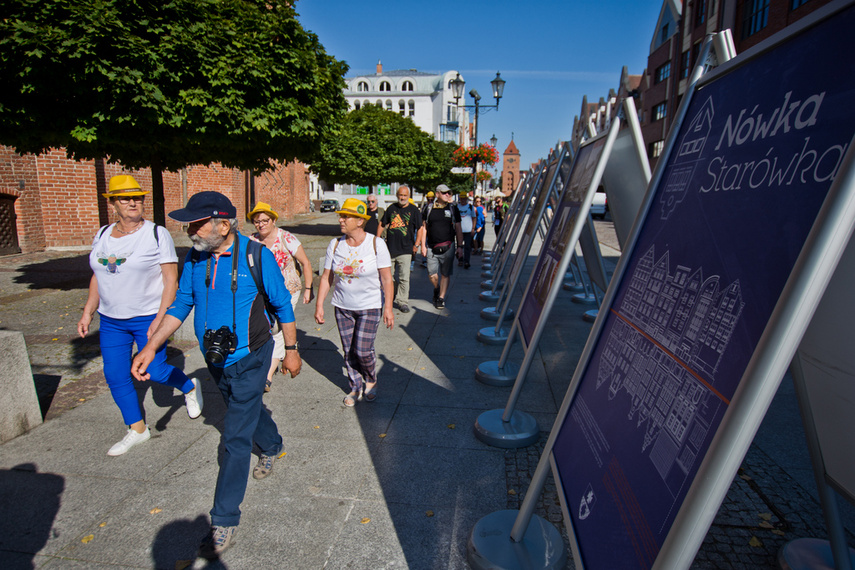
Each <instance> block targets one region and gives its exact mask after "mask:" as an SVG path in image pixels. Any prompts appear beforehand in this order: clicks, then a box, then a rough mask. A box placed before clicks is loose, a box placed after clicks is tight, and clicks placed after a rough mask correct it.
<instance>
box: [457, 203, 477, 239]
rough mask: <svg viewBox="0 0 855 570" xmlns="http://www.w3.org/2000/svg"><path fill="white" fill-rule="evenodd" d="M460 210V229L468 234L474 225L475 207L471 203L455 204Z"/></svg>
mask: <svg viewBox="0 0 855 570" xmlns="http://www.w3.org/2000/svg"><path fill="white" fill-rule="evenodd" d="M457 209H458V210H459V211H460V231H461V232H463V233H464V234H468V233H469V232H471V231H472V229H473V228H474V226H475V208H474V207H473V206H472V204H465V205H464V204H457Z"/></svg>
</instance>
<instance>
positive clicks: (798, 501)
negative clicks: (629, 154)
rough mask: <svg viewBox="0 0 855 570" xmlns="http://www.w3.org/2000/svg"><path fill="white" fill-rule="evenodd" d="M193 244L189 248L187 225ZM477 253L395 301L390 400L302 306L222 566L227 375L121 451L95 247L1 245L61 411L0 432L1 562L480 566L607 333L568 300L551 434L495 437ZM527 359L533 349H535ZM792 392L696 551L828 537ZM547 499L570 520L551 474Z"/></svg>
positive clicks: (183, 357)
mask: <svg viewBox="0 0 855 570" xmlns="http://www.w3.org/2000/svg"><path fill="white" fill-rule="evenodd" d="M288 226H289V229H291V230H293V231H294V232H295V233H296V234H297V235H298V236H299V237H300V239H301V240H302V241H303V243H304V246H305V248H306V250H307V253H308V255H309V258H310V259H311V260H312V261H313V262H316V260H318V258H319V257H320V256H321V255H323V251H324V249H325V247H326V244H327V243H328V241H329V239H330V237H331V236H334V235H336V234H337V233H338V225H337V223H336V219H335V215H334V214H314V215H310V216H304V217H301V218H300V219H299V220H297V221H296V222H293V223H289V224H288ZM488 233H489V232H488ZM488 238H489V239H490V242H489V243H492V235H488ZM176 241H177V245H178V246H179V247H180V248H186V246H187V241H186V239H184V238H183V237H182V236H177V239H176ZM603 242H604V244H606V245H605V246H604V253H605V254H606V255H607V256H609V254H610V253H612V254H614V255H616V253H617V252H615V251H613V250H611V249H610V248H609V247H608V245H607V244H608V243H609V241H608V239H607V238H604V239H603ZM180 251H181V252H183V251H186V249H181V250H180ZM475 260H476V263H475V264H473V267H472V269H470V270H469V271H464V270H462V269H458V268H455V270H456V275H455V277H454V281H453V285H452V290H451V292H450V293H449V295H448V301H447V308H446V309H445V310H444V311H437V310H435V309H434V308H433V307H432V305H431V304H430V302H429V299H430V296H431V288H430V286H429V285H428V282H427V276H426V273H425V270H424V269H421V268H417V269H416V270H415V271H414V272H413V276H412V279H413V287H412V299H413V300H412V303H411V307H412V308H413V309H414V310H413V311H411V312H410V313H409V314H406V315H405V314H401V313H400V312H397V311H396V319H397V321H396V326H395V328H394V330H393V331H388V330H385V329H383V330H382V331H381V333H380V334H379V336H378V339H377V353H378V359H379V366H380V371H379V379H380V384H379V386H378V390H379V394H380V397H379V399H378V401H377V402H376V403H374V404H367V403H360V404H358V405H357V406H356V408H354V409H348V408H344V407H343V406H342V405H341V399H342V397H343V396H344V393H345V391H346V385H347V384H346V378H345V375H344V373H343V366H342V358H341V355H340V349H339V341H338V334H337V331H336V328H335V322H334V319H327V324H325V325H324V326H318V325H316V324H315V323H314V321H313V319H312V314H313V306H312V305H308V306H304V305H299V306H298V310H297V324H298V330H299V341H300V346H301V352H302V355H303V359H304V366H303V373H302V374H301V375H300V376H299V377H297V378H296V379H290V378H283V377H282V376H281V375H279V376H277V377H276V379H275V381H274V386H273V390H272V391H271V392H270V393H269V394H268V395H267V396H265V403H266V405H267V407H268V408H269V409H270V411H271V412H272V414H273V417H274V419H275V420H276V421H277V423H278V424H279V427H280V431H281V433H282V435H283V437H284V439H285V448H284V449H285V452H286V454H285V455H284V456H283V457H282V458H281V459H279V460H278V461H277V463H276V467H275V470H274V473H273V474H272V475H271V476H270V477H269V478H268V479H266V480H264V481H261V482H259V481H255V480H252V479H250V481H249V485H248V488H247V495H246V499H245V501H244V503H243V518H242V522H241V525H240V527H239V530H238V535H237V537H236V538H237V543H236V545H235V546H234V547H233V548H232V549H231V550H230V551H228V552H227V553H226V555H225V556H224V557H223V559H222V560H221V561H219V562H216V563H214V564H212V565H206V563H204V562H203V561H201V560H193V556H194V552H195V549H196V546H197V544H198V541H199V539H200V537H201V536H202V535H204V533H205V531H206V529H207V527H208V524H209V523H208V516H207V513H208V510H209V509H210V506H211V500H212V495H213V488H214V481H215V478H216V473H217V453H218V443H219V438H220V430H221V428H222V418H223V413H224V406H223V404H222V401H221V399H220V397H219V396H218V394H217V392H216V389H215V387H214V386H213V384H212V383H211V382H210V381H208V380H206V381H205V382H204V388H203V389H204V392H205V395H206V399H205V408H204V411H203V416H202V418H199V419H197V420H190V419H189V418H188V417H187V415H186V413H185V410H184V407H183V398H182V397H181V396H180V395H178V394H177V393H172V392H171V391H169V390H164V389H163V388H162V387H161V386H158V385H154V386H151V385H147V384H141V385H140V386H139V393H140V395H141V397H142V398H144V401H145V408H146V412H147V422H148V424H149V425H150V426H151V428H152V434H153V437H152V439H151V441H150V442H148V443H146V444H143V445H140V446H139V447H137V448H134V449H133V450H132V451H131V452H129V453H128V454H126V455H124V456H121V457H117V458H109V457H107V456H106V450H107V449H108V448H109V447H110V445H112V444H113V443H114V442H115V441H117V440H118V439H119V438H120V437H121V436H122V434H123V431H124V428H123V427H122V425H121V416H120V414H119V412H118V409H117V408H116V406H115V404H114V403H113V401H112V399H111V398H110V396H109V394H108V392H107V389H106V387H105V386H104V382H103V376H102V375H101V372H100V359H99V350H98V345H97V340H96V339H97V336H94V335H93V336H91V337H90V338H88V339H84V340H81V339H78V338H76V332H75V330H76V323H77V320H78V319H79V315H80V310H81V308H82V306H83V303H84V301H85V297H86V285H87V283H88V279H89V269H88V267H87V264H86V255H85V254H83V253H82V252H77V253H70V252H66V253H40V254H32V255H25V256H24V255H22V256H10V257H5V258H0V288H2V293H0V328H6V329H11V330H20V331H23V332H24V334H25V338H26V340H27V344H28V348H29V351H30V358H31V362H32V366H33V373H34V377H35V380H36V385H37V387H38V389H39V393H40V396H41V401H42V403H43V409H44V413H45V414H46V418H47V419H46V422H45V423H44V424H43V425H42V426H40V427H38V428H36V429H34V430H32V431H31V432H29V433H27V434H25V435H23V436H21V437H18V438H16V439H14V440H12V441H10V442H7V443H6V444H4V445H0V512H2V513H3V514H4V516H3V517H0V567H2V568H4V569H5V568H32V567H38V568H120V567H121V568H169V569H172V568H184V567H194V568H202V567H214V568H216V567H222V568H226V567H231V568H249V567H261V568H270V567H285V568H332V569H339V568H358V569H362V568H425V569H435V568H442V569H444V568H465V567H466V566H467V565H466V562H465V558H466V557H465V551H466V541H467V539H468V535H469V533H470V531H471V529H472V527H473V525H474V524H475V523H476V522H477V521H478V520H479V519H480V518H481V517H483V516H485V515H488V514H490V513H492V512H494V511H496V510H501V509H506V508H516V507H518V506H519V504H520V502H521V500H522V498H523V497H524V495H525V492H526V490H527V488H528V482H529V480H530V477H531V473H532V472H533V470H534V467H535V466H536V464H537V461H538V460H539V457H540V450H541V449H542V446H543V444H544V442H545V438H546V434H547V432H548V430H549V429H550V428H551V426H552V422H553V420H554V418H555V414H556V413H557V409H558V406H559V405H560V402H561V401H562V399H563V397H564V393H565V391H566V388H567V384H568V383H569V380H570V377H571V375H572V372H573V370H574V368H575V366H576V362H577V360H578V358H579V355H580V353H581V351H582V348H583V346H584V343H585V340H586V339H587V336H588V332H589V331H590V324H588V323H586V322H584V321H583V320H582V319H581V318H580V317H581V314H582V312H583V311H584V310H585V309H587V307H583V306H581V305H576V304H574V303H570V302H566V301H567V300H568V299H567V298H563V299H562V297H559V302H558V303H556V307H555V310H554V312H553V314H552V316H551V318H550V319H549V322H548V326H549V329H548V331H547V332H546V334H544V336H543V340H542V342H541V344H540V346H539V347H538V353H537V357H536V358H535V360H534V364H533V366H532V370H531V373H530V374H529V377H528V379H527V382H526V385H525V387H524V389H523V392H522V395H521V398H520V400H519V403H518V406H517V407H518V409H520V410H522V411H525V412H528V413H530V414H532V415H533V416H534V417H535V418H536V419H537V421H538V425H539V427H540V429H541V430H542V437H541V440H540V442H539V443H538V444H536V445H533V446H530V447H528V448H524V449H519V450H502V449H497V448H492V447H489V446H487V445H484V444H483V443H481V442H479V441H478V440H477V439H476V438H475V437H474V435H473V430H472V426H473V424H474V422H475V419H476V418H477V416H478V415H479V414H481V413H482V412H484V411H486V410H491V409H499V408H503V407H504V406H505V404H506V402H507V398H508V395H509V393H510V391H509V389H502V388H494V387H490V386H486V385H483V384H481V383H479V382H477V381H476V380H474V371H475V368H476V367H477V366H478V364H480V363H481V362H484V361H487V360H497V359H498V357H499V355H500V353H501V348H502V347H501V346H498V347H491V346H485V345H482V344H480V343H479V342H478V341H477V340H476V332H477V330H478V329H479V328H481V327H485V326H489V323H487V322H486V321H483V320H482V319H481V318H480V317H479V312H480V310H481V309H482V308H483V307H484V306H485V304H484V303H481V302H480V301H478V298H477V295H478V293H479V292H480V286H479V284H480V281H481V277H480V274H479V271H478V267H479V265H480V260H478V258H475ZM608 261H610V262H611V265H613V264H614V261H615V258H614V257H611V258H610V259H608ZM316 269H317V268H316ZM566 295H567V297H568V298H569V293H566ZM513 305H514V306H515V307H516V306H517V305H518V301H517V302H515V303H513ZM329 314H331V313H329ZM170 350H171V352H170V353H171V357H172V361H173V363H175V364H177V365H179V366H181V367H183V369H184V370H185V371H186V372H187V373H188V374H190V375H199V376H200V377H205V378H207V373H206V371H205V366H204V362H203V360H202V357H201V354H200V353H199V351H198V348H196V347H195V346H193V345H192V344H191V343H186V342H184V343H178V345H177V346H173V348H171V349H170ZM511 359H512V360H515V361H517V362H520V361H521V360H522V351H521V349H520V348H519V346H518V345H517V346H516V347H515V348H514V349H513V350H512V352H511ZM794 405H795V404H794V398H793V395H792V387H791V385H790V384H789V383H788V382H786V381H785V382H784V384H783V385H782V389H781V391H780V393H779V395H778V398H777V399H776V401H775V403H774V404H773V409H772V410H770V414H769V416H768V417H767V420H766V421H765V422H764V425H763V428H762V429H761V433H760V434H759V435H758V438H757V439H756V441H755V445H754V446H752V448H751V451H750V452H749V454H748V456H747V458H746V460H745V462H744V465H743V468H742V470H741V471H740V474H739V476H738V477H737V478H736V479H735V481H734V483H733V486H732V488H731V491H730V493H729V495H728V498H727V500H726V502H725V504H724V505H723V506H722V508H721V509H720V511H719V514H718V517H717V518H716V522H715V524H714V526H713V527H712V529H711V530H710V532H709V535H708V537H707V539H706V541H705V543H704V546H703V547H702V549H701V551H700V553H699V554H698V557H697V559H696V562H695V565H694V566H695V567H697V568H770V567H773V566H774V563H775V555H776V551H777V549H778V548H779V547H780V545H781V544H783V543H784V542H785V541H787V540H790V539H793V538H798V537H804V536H818V537H824V536H825V532H824V525H823V523H822V514H821V511H820V508H819V506H818V504H817V502H816V500H815V499H814V495H815V492H814V491H813V485H812V482H811V481H812V479H811V477H812V475H811V474H810V467H809V463H808V462H807V460H806V452H805V451H804V444H803V438H801V439H800V437H801V436H800V435H799V433H800V425H799V423H798V422H799V420H798V416H797V411H796V410H795V408H794ZM794 414H795V415H794ZM537 513H538V514H539V515H540V516H542V517H544V518H547V519H549V520H550V521H552V522H553V523H554V524H555V525H556V527H558V528H559V529H561V530H562V532H563V531H564V526H563V522H562V520H561V511H560V507H559V505H558V499H557V495H556V492H555V486H554V483H553V482H552V479H551V478H550V481H549V483H548V484H547V487H546V490H545V492H544V493H543V495H542V497H540V498H539V501H538V508H537ZM850 528H852V527H850ZM568 567H569V568H572V567H573V563H572V560H571V561H570V562H569V563H568Z"/></svg>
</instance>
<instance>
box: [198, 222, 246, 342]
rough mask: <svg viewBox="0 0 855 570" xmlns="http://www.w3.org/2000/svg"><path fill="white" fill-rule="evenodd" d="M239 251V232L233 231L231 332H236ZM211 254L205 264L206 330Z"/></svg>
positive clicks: (206, 324) (206, 328) (206, 325)
mask: <svg viewBox="0 0 855 570" xmlns="http://www.w3.org/2000/svg"><path fill="white" fill-rule="evenodd" d="M239 252H240V234H239V233H237V232H236V233H235V242H234V245H233V246H232V287H231V288H232V332H233V333H235V334H237V323H236V322H235V321H236V320H237V317H236V313H237V308H236V306H237V301H236V298H237V266H238V253H239ZM212 257H213V254H211V255H210V256H209V257H208V263H207V264H206V266H205V330H208V291H209V290H210V288H211V258H212Z"/></svg>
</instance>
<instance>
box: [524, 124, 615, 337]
mask: <svg viewBox="0 0 855 570" xmlns="http://www.w3.org/2000/svg"><path fill="white" fill-rule="evenodd" d="M606 140H607V137H606V134H605V133H604V134H602V135H599V136H598V137H596V138H595V139H591V140H590V141H586V142H585V143H583V144H582V145H581V146H580V147H579V152H578V153H577V155H576V159H575V160H573V161H572V172H565V173H563V180H564V181H566V182H564V184H566V188H564V191H563V192H562V194H561V200H560V202H559V204H558V208H557V210H556V211H555V215H554V217H553V220H552V224H551V225H550V229H549V232H548V233H547V235H546V239H545V240H544V243H543V247H542V248H541V252H540V256H539V257H538V259H537V264H536V265H535V267H534V271H533V272H532V276H531V278H530V279H529V284H528V287H526V290H525V292H524V293H523V300H522V303H521V304H520V309H519V316H518V318H517V322H518V324H519V329H520V332H521V333H522V338H523V340H524V341H525V346H526V347H528V346H529V345H531V344H532V341H533V340H534V331H535V327H536V326H537V324H538V322H539V321H540V318H541V314H542V313H543V310H544V308H545V307H546V306H547V298H548V294H549V292H550V290H551V289H552V285H553V283H555V281H556V278H557V277H560V278H561V279H563V277H564V273H565V271H566V270H567V265H568V264H569V256H570V255H572V250H573V248H575V247H576V242H577V241H578V239H579V235H580V234H581V232H582V226H583V225H584V223H585V221H586V220H587V216H588V209H589V208H590V205H591V200H593V193H594V192H596V190H597V188H596V185H593V184H592V183H591V182H592V179H593V177H594V170H595V167H596V166H597V165H598V164H599V162H600V154H601V153H602V152H603V148H604V147H605V143H606ZM602 166H603V168H604V167H605V164H603V165H602ZM567 170H568V171H570V163H569V162H568V163H567ZM583 204H584V205H585V208H584V209H583V208H582V206H583ZM568 248H569V249H570V251H569V252H568V251H567V250H568ZM565 252H567V254H568V255H567V257H568V260H567V263H564V267H563V268H562V269H559V264H560V262H561V260H562V258H563V257H564V254H565ZM553 297H554V295H553Z"/></svg>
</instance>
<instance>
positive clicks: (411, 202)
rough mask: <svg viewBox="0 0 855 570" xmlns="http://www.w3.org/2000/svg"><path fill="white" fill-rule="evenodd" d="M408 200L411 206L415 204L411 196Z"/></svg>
mask: <svg viewBox="0 0 855 570" xmlns="http://www.w3.org/2000/svg"><path fill="white" fill-rule="evenodd" d="M409 202H410V204H412V205H413V206H415V205H416V201H415V200H413V199H412V198H410V200H409Z"/></svg>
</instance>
